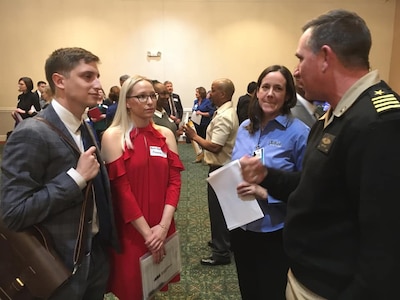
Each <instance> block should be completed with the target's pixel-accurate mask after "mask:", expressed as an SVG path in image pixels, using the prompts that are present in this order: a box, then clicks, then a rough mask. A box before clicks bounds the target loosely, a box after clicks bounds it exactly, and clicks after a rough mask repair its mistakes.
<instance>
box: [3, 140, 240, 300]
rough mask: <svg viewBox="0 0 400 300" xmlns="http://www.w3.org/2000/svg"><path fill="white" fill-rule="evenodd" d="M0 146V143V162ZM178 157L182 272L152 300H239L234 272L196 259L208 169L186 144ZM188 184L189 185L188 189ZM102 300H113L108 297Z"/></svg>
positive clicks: (204, 251)
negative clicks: (180, 173)
mask: <svg viewBox="0 0 400 300" xmlns="http://www.w3.org/2000/svg"><path fill="white" fill-rule="evenodd" d="M2 150H3V145H2V144H0V162H1V154H2ZM179 154H180V157H181V160H182V162H183V164H184V165H185V171H183V172H182V190H181V198H180V202H179V206H178V210H177V212H176V214H175V219H176V224H177V228H178V230H179V233H180V241H181V254H182V273H181V281H180V282H179V283H177V284H172V285H170V289H169V291H168V292H159V293H158V294H157V295H156V296H155V300H166V299H169V300H225V299H226V300H228V299H231V300H239V299H240V292H239V287H238V283H237V276H236V269H235V265H234V263H233V262H232V264H230V265H225V266H216V267H206V266H202V265H200V263H199V262H200V259H201V258H202V257H206V256H208V255H209V254H210V249H209V248H208V247H207V241H209V240H210V223H209V218H208V206H207V184H206V180H205V179H206V177H207V172H208V167H207V166H205V165H203V164H192V163H191V162H192V161H193V160H194V152H193V149H192V146H191V145H190V144H179ZM189 184H190V186H189ZM105 299H106V300H115V299H116V297H114V296H113V295H111V294H108V295H106V296H105Z"/></svg>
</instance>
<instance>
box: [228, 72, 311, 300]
mask: <svg viewBox="0 0 400 300" xmlns="http://www.w3.org/2000/svg"><path fill="white" fill-rule="evenodd" d="M295 104H296V90H295V85H294V82H293V77H292V74H291V73H290V71H289V70H288V69H287V68H286V67H284V66H280V65H273V66H270V67H268V68H266V69H265V70H264V71H262V73H261V75H260V76H259V78H258V81H257V89H256V94H255V97H254V98H253V99H252V101H251V102H250V108H249V119H248V120H245V121H244V122H243V123H242V124H241V125H240V127H239V130H238V134H237V137H236V142H235V146H234V148H233V153H232V160H236V159H240V158H241V157H243V156H245V155H248V156H256V157H259V158H260V160H262V162H263V164H266V165H268V166H273V167H274V168H279V169H283V170H286V171H299V170H300V169H301V164H302V160H303V155H304V150H305V147H306V141H307V136H308V133H309V130H310V129H309V127H308V126H307V125H305V124H304V123H303V122H301V121H300V120H299V119H295V118H293V117H292V116H291V114H290V108H292V107H293V106H294V105H295ZM237 192H238V195H239V197H241V198H248V196H250V195H252V196H253V197H254V198H256V199H257V200H258V202H259V205H260V207H261V209H262V211H263V212H264V217H263V218H262V219H259V220H256V221H253V222H251V223H249V224H247V225H245V226H242V227H239V228H236V229H234V230H232V231H231V247H232V251H233V253H234V257H235V262H236V269H237V274H238V279H239V286H240V292H241V295H242V299H243V300H257V299H285V287H286V274H287V271H288V260H287V257H286V255H285V252H284V249H283V243H282V229H283V224H284V218H285V215H286V204H284V203H282V202H281V201H280V200H279V199H275V198H273V197H271V196H270V195H268V192H267V190H266V189H264V188H263V187H261V186H259V185H256V184H249V183H247V182H243V183H241V184H239V185H238V187H237ZM254 198H253V199H254ZM244 201H245V200H244Z"/></svg>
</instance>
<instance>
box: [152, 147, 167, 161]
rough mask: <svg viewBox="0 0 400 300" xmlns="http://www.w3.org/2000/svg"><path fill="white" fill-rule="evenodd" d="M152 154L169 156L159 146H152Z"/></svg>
mask: <svg viewBox="0 0 400 300" xmlns="http://www.w3.org/2000/svg"><path fill="white" fill-rule="evenodd" d="M150 156H160V157H164V158H166V157H167V153H164V152H163V151H162V150H161V148H160V147H157V146H150Z"/></svg>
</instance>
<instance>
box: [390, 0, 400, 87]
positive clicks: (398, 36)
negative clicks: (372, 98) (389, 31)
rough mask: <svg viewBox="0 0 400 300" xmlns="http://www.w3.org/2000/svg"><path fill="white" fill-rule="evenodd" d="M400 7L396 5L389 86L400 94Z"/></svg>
mask: <svg viewBox="0 0 400 300" xmlns="http://www.w3.org/2000/svg"><path fill="white" fill-rule="evenodd" d="M399 53H400V5H396V14H395V19H394V33H393V48H392V57H391V58H392V59H391V63H390V73H389V84H390V85H391V87H392V88H393V89H394V90H395V91H396V92H397V93H399V94H400V56H399Z"/></svg>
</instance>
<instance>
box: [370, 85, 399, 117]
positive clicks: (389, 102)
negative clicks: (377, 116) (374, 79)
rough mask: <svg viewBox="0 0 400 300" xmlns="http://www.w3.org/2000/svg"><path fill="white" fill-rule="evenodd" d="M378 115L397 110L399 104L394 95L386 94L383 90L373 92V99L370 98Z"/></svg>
mask: <svg viewBox="0 0 400 300" xmlns="http://www.w3.org/2000/svg"><path fill="white" fill-rule="evenodd" d="M371 101H372V104H373V105H374V107H375V109H376V111H377V112H378V113H382V112H385V111H388V110H391V109H399V108H400V102H399V100H398V99H397V98H396V96H395V95H394V94H391V93H390V94H386V93H385V91H383V90H376V91H374V97H372V98H371Z"/></svg>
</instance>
